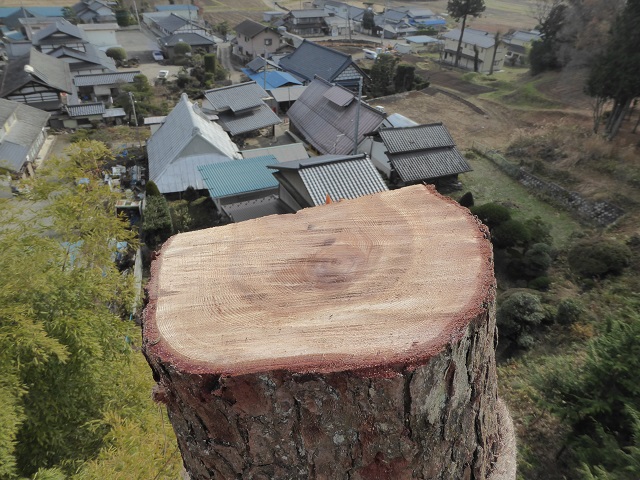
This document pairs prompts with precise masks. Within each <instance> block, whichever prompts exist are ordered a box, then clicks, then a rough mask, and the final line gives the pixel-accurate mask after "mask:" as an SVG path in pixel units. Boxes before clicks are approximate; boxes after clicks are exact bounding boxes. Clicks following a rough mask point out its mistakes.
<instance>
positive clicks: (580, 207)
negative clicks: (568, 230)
mask: <svg viewBox="0 0 640 480" xmlns="http://www.w3.org/2000/svg"><path fill="white" fill-rule="evenodd" d="M474 150H475V151H476V152H477V153H480V154H481V155H483V156H484V157H485V158H487V159H489V160H491V161H492V162H493V163H494V164H495V165H496V166H497V167H498V168H499V169H500V170H502V171H503V172H504V173H506V174H507V175H509V176H510V177H511V178H513V179H515V180H517V181H518V182H520V183H521V184H522V185H524V186H525V187H527V189H529V190H530V191H531V193H533V194H534V195H536V196H537V197H540V198H542V199H543V200H546V201H549V202H550V203H552V204H554V205H558V206H560V207H562V208H564V209H566V210H569V211H570V212H571V213H573V214H575V215H576V216H577V217H578V218H580V219H581V220H583V221H586V222H588V223H594V224H596V225H598V226H600V227H606V226H608V225H611V224H612V223H614V222H615V221H616V220H618V219H619V218H620V217H621V216H622V215H624V214H625V211H624V210H623V209H621V208H620V207H617V206H615V205H612V204H611V203H608V202H605V201H601V200H595V201H594V200H587V199H586V198H583V197H582V196H581V195H580V194H578V193H576V192H572V191H570V190H567V189H565V188H563V187H561V186H559V185H556V184H555V183H552V182H549V181H547V180H543V179H541V178H539V177H536V176H535V175H533V174H532V173H530V172H528V171H526V170H525V169H524V168H522V167H519V166H517V165H514V164H513V163H510V162H509V161H508V160H507V159H506V158H504V157H503V156H502V155H500V154H498V153H496V152H492V151H487V150H485V151H483V150H481V149H479V148H477V147H474Z"/></svg>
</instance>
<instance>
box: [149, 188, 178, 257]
mask: <svg viewBox="0 0 640 480" xmlns="http://www.w3.org/2000/svg"><path fill="white" fill-rule="evenodd" d="M143 217H144V218H143V221H142V230H143V235H144V239H145V243H146V244H147V245H148V246H149V248H157V247H158V246H160V245H161V244H162V243H163V242H164V241H165V240H167V239H168V238H169V237H170V236H171V234H172V233H173V224H172V223H171V214H170V212H169V205H168V204H167V200H166V199H165V198H164V197H163V196H162V195H160V196H155V195H154V196H151V197H147V199H146V203H145V207H144V212H143Z"/></svg>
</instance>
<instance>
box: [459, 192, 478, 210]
mask: <svg viewBox="0 0 640 480" xmlns="http://www.w3.org/2000/svg"><path fill="white" fill-rule="evenodd" d="M458 203H459V204H460V205H462V206H463V207H467V208H471V207H473V205H474V201H473V193H471V192H467V193H465V194H464V195H463V196H462V197H460V201H459V202H458Z"/></svg>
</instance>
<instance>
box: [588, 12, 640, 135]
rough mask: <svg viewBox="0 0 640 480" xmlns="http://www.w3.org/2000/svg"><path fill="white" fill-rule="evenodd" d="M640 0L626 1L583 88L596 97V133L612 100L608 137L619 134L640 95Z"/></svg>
mask: <svg viewBox="0 0 640 480" xmlns="http://www.w3.org/2000/svg"><path fill="white" fill-rule="evenodd" d="M639 22H640V0H629V1H628V2H627V4H626V6H625V8H624V10H623V12H622V13H621V14H620V15H619V16H618V17H617V18H616V21H615V23H614V24H613V28H612V29H611V33H610V36H609V43H608V45H607V48H606V50H605V51H604V52H603V53H602V54H601V55H599V56H598V57H596V60H595V61H594V63H593V65H592V66H591V71H590V74H589V78H588V80H587V84H586V87H585V90H586V92H587V94H588V95H589V96H591V97H594V98H595V99H596V102H595V107H594V131H595V132H596V133H597V131H598V127H599V124H600V121H601V118H602V113H603V108H604V105H605V104H606V102H607V101H612V102H613V108H612V110H611V115H610V116H609V118H608V120H607V123H606V125H605V133H606V134H607V137H608V138H609V139H612V138H613V137H615V136H616V135H617V134H618V131H619V130H620V126H621V124H622V121H623V120H624V118H625V117H626V116H627V113H628V112H629V108H630V107H631V102H632V101H633V100H634V98H636V97H638V96H640V75H638V72H640V48H639V46H640V29H639V28H638V24H639Z"/></svg>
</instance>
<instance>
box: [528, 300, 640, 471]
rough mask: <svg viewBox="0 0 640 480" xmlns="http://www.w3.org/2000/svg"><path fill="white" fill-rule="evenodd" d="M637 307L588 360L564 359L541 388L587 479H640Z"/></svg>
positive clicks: (596, 344)
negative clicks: (564, 426)
mask: <svg viewBox="0 0 640 480" xmlns="http://www.w3.org/2000/svg"><path fill="white" fill-rule="evenodd" d="M630 303H632V302H630ZM638 306H639V305H637V302H636V303H635V304H634V305H629V310H624V311H623V312H621V313H619V314H618V316H617V317H616V318H610V319H608V320H607V323H606V327H605V331H604V332H603V333H602V334H601V335H600V336H599V337H597V338H596V339H595V340H593V341H592V342H591V345H590V348H589V349H588V350H587V355H586V358H584V359H582V360H580V359H578V360H576V359H575V358H573V359H567V358H562V359H560V360H559V361H557V362H556V363H555V364H554V365H553V367H552V368H551V369H550V370H549V371H547V372H546V373H545V374H544V377H543V379H544V380H543V383H542V385H540V387H541V391H544V392H545V394H546V399H547V402H548V403H547V405H548V406H549V407H551V409H552V411H554V412H556V413H557V414H559V415H560V416H561V417H562V418H564V419H565V421H566V422H568V424H569V425H570V426H571V435H570V446H571V448H572V450H573V452H574V454H575V456H576V457H577V458H578V459H579V461H580V462H581V463H582V464H583V466H582V468H581V470H582V472H583V474H584V475H585V478H592V479H595V478H597V479H602V480H604V479H623V480H626V479H629V480H632V479H633V480H635V479H637V478H638V476H639V475H640V448H638V447H640V415H639V413H638V412H640V383H639V382H638V378H637V374H638V370H639V369H640V314H638Z"/></svg>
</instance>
